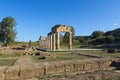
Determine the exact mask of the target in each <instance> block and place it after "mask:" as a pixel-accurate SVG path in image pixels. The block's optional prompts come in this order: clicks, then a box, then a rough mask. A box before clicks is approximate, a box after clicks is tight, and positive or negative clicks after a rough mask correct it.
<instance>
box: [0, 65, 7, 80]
mask: <svg viewBox="0 0 120 80" xmlns="http://www.w3.org/2000/svg"><path fill="white" fill-rule="evenodd" d="M5 69H6V67H4V66H2V67H0V80H4V79H5V75H4V71H5Z"/></svg>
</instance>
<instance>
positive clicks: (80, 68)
mask: <svg viewBox="0 0 120 80" xmlns="http://www.w3.org/2000/svg"><path fill="white" fill-rule="evenodd" d="M75 71H83V63H82V62H76V63H75Z"/></svg>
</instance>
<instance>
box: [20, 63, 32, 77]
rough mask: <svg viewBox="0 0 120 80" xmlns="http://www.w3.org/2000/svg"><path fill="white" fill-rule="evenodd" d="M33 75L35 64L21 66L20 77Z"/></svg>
mask: <svg viewBox="0 0 120 80" xmlns="http://www.w3.org/2000/svg"><path fill="white" fill-rule="evenodd" d="M29 77H33V65H32V64H31V65H22V66H21V67H20V78H29Z"/></svg>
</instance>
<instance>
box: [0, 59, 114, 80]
mask: <svg viewBox="0 0 120 80" xmlns="http://www.w3.org/2000/svg"><path fill="white" fill-rule="evenodd" d="M111 62H112V60H110V59H95V60H83V61H82V60H74V61H53V62H44V63H29V64H23V65H18V64H17V65H13V66H10V67H8V68H0V80H8V79H12V80H17V79H25V78H32V77H38V76H45V75H54V74H55V75H56V74H63V73H70V72H83V71H84V72H87V71H91V70H96V69H97V70H100V69H103V68H105V67H108V66H110V65H111Z"/></svg>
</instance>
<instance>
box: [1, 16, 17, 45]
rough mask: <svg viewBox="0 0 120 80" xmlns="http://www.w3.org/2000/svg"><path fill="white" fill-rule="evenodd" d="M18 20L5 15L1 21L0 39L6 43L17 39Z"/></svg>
mask: <svg viewBox="0 0 120 80" xmlns="http://www.w3.org/2000/svg"><path fill="white" fill-rule="evenodd" d="M15 26H16V22H15V20H14V18H12V17H5V18H3V20H2V21H1V23H0V41H1V42H3V43H4V44H9V43H12V42H14V41H15V37H16V31H15Z"/></svg>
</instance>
